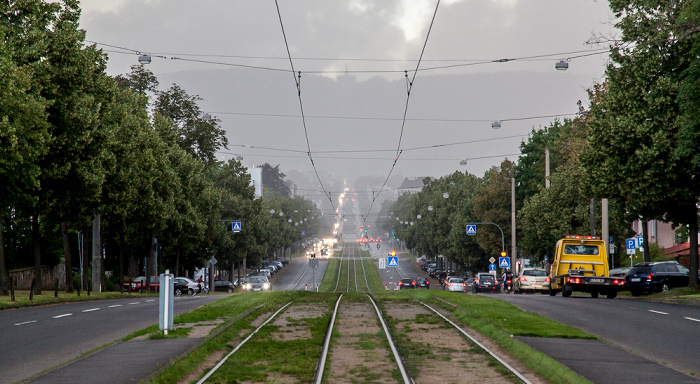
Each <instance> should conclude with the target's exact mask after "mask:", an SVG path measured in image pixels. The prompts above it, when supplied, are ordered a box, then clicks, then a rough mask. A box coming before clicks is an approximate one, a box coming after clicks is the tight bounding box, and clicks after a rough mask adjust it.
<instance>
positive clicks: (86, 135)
mask: <svg viewBox="0 0 700 384" xmlns="http://www.w3.org/2000/svg"><path fill="white" fill-rule="evenodd" d="M0 15H2V16H0V42H1V43H0V179H1V180H2V183H0V289H1V290H2V293H3V294H7V292H8V288H9V285H8V281H9V270H10V269H16V268H24V267H33V268H34V276H35V279H36V282H37V283H38V284H36V286H35V293H37V294H38V293H41V289H42V288H47V286H50V287H53V286H54V284H55V283H56V282H55V281H50V282H46V281H45V282H44V283H43V286H42V276H41V274H42V270H41V268H40V266H41V265H49V266H54V265H59V264H63V265H64V266H65V276H62V277H61V278H62V279H64V280H63V281H64V282H65V283H64V284H65V287H66V290H67V291H71V290H72V289H73V287H74V284H76V285H77V286H80V281H74V277H73V273H72V267H75V266H78V265H81V264H82V265H83V267H84V271H86V272H87V271H89V270H91V277H90V276H88V275H89V274H88V273H84V276H83V278H84V279H85V280H84V281H83V284H84V286H87V284H88V280H90V279H91V280H92V282H94V283H93V289H94V290H103V289H105V288H106V286H107V285H111V284H114V283H116V282H122V281H124V279H125V276H129V277H135V276H138V275H143V274H144V271H148V275H156V274H157V273H158V272H159V271H163V270H164V269H170V270H172V271H174V272H175V273H178V274H180V273H183V272H184V271H194V268H195V267H201V266H204V264H205V261H206V260H208V259H210V258H211V257H212V256H215V257H216V258H217V259H218V260H219V263H220V264H217V267H218V268H224V269H226V268H230V269H231V270H233V268H234V266H235V265H237V264H240V263H242V262H244V261H247V263H248V265H253V266H255V265H259V264H260V261H261V259H263V258H264V257H266V256H270V255H272V254H273V253H274V252H276V251H278V250H284V249H286V248H289V247H291V246H292V245H293V244H295V243H296V242H300V241H301V240H302V236H301V231H305V232H306V236H307V237H308V236H313V235H314V234H315V233H317V232H318V230H319V227H320V219H321V215H320V214H319V212H318V211H317V210H316V208H315V206H314V204H312V203H311V202H310V201H308V200H305V199H303V198H299V197H297V198H289V191H288V190H286V191H285V190H281V191H280V190H278V191H277V192H276V193H270V194H269V195H270V196H271V197H270V198H265V199H255V198H254V190H253V188H252V187H251V186H250V176H249V175H248V174H247V170H246V168H245V167H243V166H242V165H241V163H240V162H239V161H237V160H229V161H227V162H218V161H217V160H216V152H217V151H218V150H219V149H221V148H226V146H227V139H226V136H225V132H224V130H223V129H222V128H220V127H219V121H218V120H217V119H204V118H202V117H201V116H202V113H201V111H200V108H199V106H198V101H200V100H201V99H200V98H199V97H198V96H193V95H189V94H187V93H186V92H185V90H183V89H182V88H180V87H179V86H178V85H176V84H173V85H172V86H171V87H170V88H168V89H167V90H164V91H160V90H159V89H158V86H159V84H158V80H157V78H156V77H155V76H154V75H153V73H151V72H150V71H148V70H146V69H144V68H143V67H142V66H134V67H132V72H131V73H129V74H126V75H123V76H117V77H116V78H112V77H109V76H107V75H106V74H105V68H106V62H107V57H106V55H105V54H104V53H103V52H102V51H101V50H99V49H97V48H96V47H95V46H94V45H86V44H85V32H84V31H82V30H80V29H79V28H78V21H79V15H80V10H79V7H78V2H77V1H72V0H66V1H60V2H45V1H40V0H17V1H11V2H3V3H2V4H0ZM263 169H264V170H265V169H267V170H276V172H272V173H271V174H273V175H277V176H279V175H281V176H282V177H283V176H284V175H283V174H281V172H279V170H278V167H272V166H270V165H269V164H265V165H263ZM267 173H268V174H270V172H267ZM267 182H270V183H271V185H274V184H278V183H279V180H270V179H268V180H267ZM270 190H272V189H270ZM271 210H276V211H277V212H285V214H284V215H283V216H282V215H278V214H276V215H272V214H270V212H271ZM232 220H237V221H241V222H243V231H242V232H240V233H235V234H234V233H232V232H231V221H232ZM290 220H291V221H292V222H291V223H290ZM78 232H81V233H83V234H87V235H88V236H84V237H83V238H84V239H85V240H84V241H83V242H82V243H83V244H78V240H77V239H78V236H76V234H77V233H78ZM90 234H92V236H90ZM156 239H157V244H158V245H157V246H155V245H154V244H156ZM90 242H91V243H93V246H92V257H91V259H88V254H89V253H90V252H88V251H86V252H82V255H83V260H82V263H81V260H80V259H79V258H78V257H79V255H78V251H77V250H78V249H80V248H82V249H86V248H87V249H88V250H89V249H90V248H91V247H90V246H87V247H85V245H87V244H90ZM79 246H80V247H79ZM144 259H147V260H146V261H145V263H144V262H143V260H144ZM144 264H145V265H144ZM146 266H147V269H146ZM105 271H112V272H113V276H115V277H114V278H113V280H109V281H107V282H105V279H104V276H105ZM76 279H77V278H76ZM49 284H50V285H49ZM120 286H121V284H120Z"/></svg>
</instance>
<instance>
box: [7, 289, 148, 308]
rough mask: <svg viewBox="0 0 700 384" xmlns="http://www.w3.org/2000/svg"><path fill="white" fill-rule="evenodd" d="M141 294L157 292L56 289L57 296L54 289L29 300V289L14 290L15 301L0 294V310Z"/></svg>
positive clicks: (123, 297)
mask: <svg viewBox="0 0 700 384" xmlns="http://www.w3.org/2000/svg"><path fill="white" fill-rule="evenodd" d="M143 296H158V294H157V293H143V294H140V293H131V294H129V293H121V292H90V296H88V295H87V292H86V291H82V292H80V296H78V294H77V292H73V293H66V292H65V291H58V297H54V291H47V290H44V291H42V294H41V295H34V299H33V300H29V291H15V301H12V300H11V297H10V296H0V310H4V309H13V308H22V307H33V306H40V305H51V304H61V303H71V302H78V301H96V300H109V299H125V298H128V297H143Z"/></svg>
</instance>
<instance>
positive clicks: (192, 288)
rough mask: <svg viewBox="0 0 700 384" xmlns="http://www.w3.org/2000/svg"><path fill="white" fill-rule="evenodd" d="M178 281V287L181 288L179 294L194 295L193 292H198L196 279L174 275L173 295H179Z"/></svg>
mask: <svg viewBox="0 0 700 384" xmlns="http://www.w3.org/2000/svg"><path fill="white" fill-rule="evenodd" d="M178 283H179V284H180V288H181V289H182V291H181V292H180V294H182V293H187V294H188V295H194V293H195V292H199V284H198V283H197V282H196V281H194V280H192V279H190V278H189V277H176V278H175V296H180V295H179V294H178V293H177V289H178Z"/></svg>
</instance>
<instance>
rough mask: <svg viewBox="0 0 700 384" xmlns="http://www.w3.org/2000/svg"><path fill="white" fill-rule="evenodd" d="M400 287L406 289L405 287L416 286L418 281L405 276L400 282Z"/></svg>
mask: <svg viewBox="0 0 700 384" xmlns="http://www.w3.org/2000/svg"><path fill="white" fill-rule="evenodd" d="M398 286H399V289H404V288H415V287H416V282H415V281H413V279H411V278H408V277H407V278H403V279H401V281H400V282H399V283H398Z"/></svg>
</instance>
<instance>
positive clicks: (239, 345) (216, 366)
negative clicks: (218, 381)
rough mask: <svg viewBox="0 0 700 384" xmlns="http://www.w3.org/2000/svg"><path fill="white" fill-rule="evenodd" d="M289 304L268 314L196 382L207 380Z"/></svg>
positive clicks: (200, 383) (199, 383)
mask: <svg viewBox="0 0 700 384" xmlns="http://www.w3.org/2000/svg"><path fill="white" fill-rule="evenodd" d="M289 304H292V302H291V301H290V302H289V303H287V304H285V305H284V306H283V307H282V308H280V309H278V310H277V312H275V313H274V314H272V316H270V317H269V318H268V319H267V320H265V322H264V323H262V324H261V325H260V326H259V327H258V328H256V329H255V330H254V331H253V332H252V333H251V334H250V335H248V337H246V338H245V339H243V341H241V342H240V343H239V344H238V345H237V346H236V348H234V349H233V350H232V351H231V352H229V354H228V355H226V356H224V358H223V359H221V361H219V362H218V363H217V364H216V365H215V366H214V368H212V369H211V370H210V371H209V372H207V374H206V375H204V377H202V378H201V379H200V380H199V381H198V382H197V384H203V383H205V382H206V381H207V379H208V378H209V377H210V376H211V375H213V374H214V372H216V370H217V369H219V368H221V366H222V365H224V363H225V362H226V360H228V358H229V357H231V355H233V354H234V353H236V352H237V351H238V350H239V349H241V347H242V346H243V344H245V343H247V342H248V340H250V338H251V337H253V335H255V334H256V333H258V331H259V330H260V328H262V327H264V326H265V325H266V324H267V323H269V322H270V321H272V319H274V318H275V316H277V315H278V314H279V313H280V312H282V311H283V310H284V309H285V308H287V307H288V306H289Z"/></svg>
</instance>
